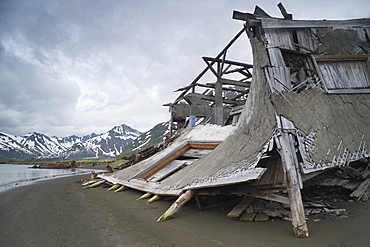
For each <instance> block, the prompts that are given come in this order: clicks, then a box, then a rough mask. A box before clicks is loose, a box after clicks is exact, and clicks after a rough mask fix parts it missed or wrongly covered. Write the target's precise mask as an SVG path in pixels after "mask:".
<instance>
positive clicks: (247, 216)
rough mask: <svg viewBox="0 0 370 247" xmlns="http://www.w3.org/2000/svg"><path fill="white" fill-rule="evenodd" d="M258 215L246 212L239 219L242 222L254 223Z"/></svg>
mask: <svg viewBox="0 0 370 247" xmlns="http://www.w3.org/2000/svg"><path fill="white" fill-rule="evenodd" d="M256 214H257V213H255V212H250V213H247V212H244V214H243V215H242V216H241V217H240V218H239V220H240V221H253V220H254V218H255V217H256Z"/></svg>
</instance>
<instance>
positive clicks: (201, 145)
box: [189, 142, 220, 149]
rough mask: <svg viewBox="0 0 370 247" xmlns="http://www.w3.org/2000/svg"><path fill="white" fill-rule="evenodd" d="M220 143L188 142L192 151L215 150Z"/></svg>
mask: <svg viewBox="0 0 370 247" xmlns="http://www.w3.org/2000/svg"><path fill="white" fill-rule="evenodd" d="M219 144H220V143H197V142H190V143H189V146H190V148H194V149H215V148H216V147H217V146H218V145H219Z"/></svg>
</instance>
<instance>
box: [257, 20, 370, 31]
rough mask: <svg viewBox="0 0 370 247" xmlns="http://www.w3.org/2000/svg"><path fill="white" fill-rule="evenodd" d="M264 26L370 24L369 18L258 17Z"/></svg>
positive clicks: (345, 25) (352, 25) (360, 25)
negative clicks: (301, 18) (298, 18)
mask: <svg viewBox="0 0 370 247" xmlns="http://www.w3.org/2000/svg"><path fill="white" fill-rule="evenodd" d="M259 19H260V20H261V23H262V26H263V27H264V28H274V29H275V28H276V29H279V28H283V29H285V28H320V27H341V28H343V27H365V26H369V25H370V19H353V20H334V21H332V20H281V19H273V18H259Z"/></svg>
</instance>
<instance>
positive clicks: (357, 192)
mask: <svg viewBox="0 0 370 247" xmlns="http://www.w3.org/2000/svg"><path fill="white" fill-rule="evenodd" d="M369 186H370V178H367V179H365V180H364V181H363V182H362V183H361V184H360V185H359V186H358V187H357V189H356V190H354V191H353V192H352V193H351V195H350V196H351V197H358V198H359V197H361V196H363V195H364V194H365V193H366V190H367V188H368V187H369Z"/></svg>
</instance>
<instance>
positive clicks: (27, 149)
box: [0, 124, 142, 160]
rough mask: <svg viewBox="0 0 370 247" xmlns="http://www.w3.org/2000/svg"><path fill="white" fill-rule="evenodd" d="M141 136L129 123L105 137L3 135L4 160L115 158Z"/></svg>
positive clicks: (0, 137) (1, 154)
mask: <svg viewBox="0 0 370 247" xmlns="http://www.w3.org/2000/svg"><path fill="white" fill-rule="evenodd" d="M141 134H142V132H140V131H138V130H136V129H133V128H131V127H130V126H128V125H125V124H121V125H118V126H114V127H113V128H112V129H110V130H109V131H107V132H104V133H102V134H95V133H91V134H89V135H85V136H82V137H79V136H76V135H71V136H66V137H56V136H47V135H45V134H42V133H37V132H30V133H28V134H25V135H22V136H16V135H12V134H7V133H3V132H0V159H8V160H9V159H10V160H12V159H15V160H25V159H31V158H36V159H52V158H63V159H79V158H86V157H103V156H111V157H113V156H117V155H119V154H120V153H122V152H123V151H124V149H125V148H126V147H127V146H128V145H129V144H130V143H131V142H132V141H133V140H134V139H136V138H137V137H138V136H140V135H141Z"/></svg>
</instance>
